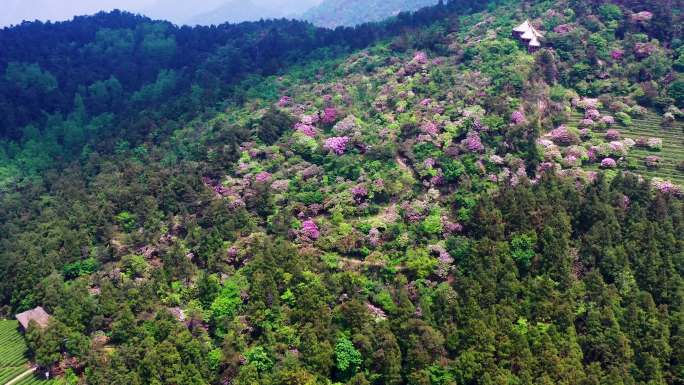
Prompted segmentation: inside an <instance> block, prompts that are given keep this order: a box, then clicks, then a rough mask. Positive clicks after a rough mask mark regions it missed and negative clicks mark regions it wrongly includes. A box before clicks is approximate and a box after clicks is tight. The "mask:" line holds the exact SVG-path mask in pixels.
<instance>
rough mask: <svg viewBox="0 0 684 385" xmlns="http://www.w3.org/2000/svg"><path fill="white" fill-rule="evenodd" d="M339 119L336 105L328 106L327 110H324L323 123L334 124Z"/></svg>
mask: <svg viewBox="0 0 684 385" xmlns="http://www.w3.org/2000/svg"><path fill="white" fill-rule="evenodd" d="M335 121H337V109H336V108H334V107H328V108H326V109H325V110H323V117H322V118H321V122H323V124H333V123H335Z"/></svg>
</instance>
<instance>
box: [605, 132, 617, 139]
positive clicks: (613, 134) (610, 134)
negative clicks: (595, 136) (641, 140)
mask: <svg viewBox="0 0 684 385" xmlns="http://www.w3.org/2000/svg"><path fill="white" fill-rule="evenodd" d="M619 139H620V131H618V130H608V131H607V132H606V140H619Z"/></svg>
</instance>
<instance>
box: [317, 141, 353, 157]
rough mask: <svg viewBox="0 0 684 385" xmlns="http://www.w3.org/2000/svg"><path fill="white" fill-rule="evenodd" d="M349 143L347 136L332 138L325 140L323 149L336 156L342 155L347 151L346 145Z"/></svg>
mask: <svg viewBox="0 0 684 385" xmlns="http://www.w3.org/2000/svg"><path fill="white" fill-rule="evenodd" d="M348 143H349V137H347V136H334V137H332V138H328V139H326V140H325V144H324V145H323V148H325V149H327V150H329V151H332V152H333V153H335V154H337V155H344V152H345V151H346V149H347V144H348Z"/></svg>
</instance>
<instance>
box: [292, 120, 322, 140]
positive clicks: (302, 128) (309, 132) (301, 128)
mask: <svg viewBox="0 0 684 385" xmlns="http://www.w3.org/2000/svg"><path fill="white" fill-rule="evenodd" d="M295 130H297V132H300V133H302V134H304V135H306V136H308V137H310V138H313V137H315V136H316V134H317V130H316V127H314V126H312V125H309V124H304V123H297V124H295Z"/></svg>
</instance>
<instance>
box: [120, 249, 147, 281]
mask: <svg viewBox="0 0 684 385" xmlns="http://www.w3.org/2000/svg"><path fill="white" fill-rule="evenodd" d="M121 262H122V264H123V267H124V271H125V272H126V273H128V274H130V275H131V276H134V277H135V276H143V275H145V273H147V270H148V268H149V266H148V264H147V261H145V257H144V256H142V255H140V254H129V255H126V256H125V257H123V258H122V259H121Z"/></svg>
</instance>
